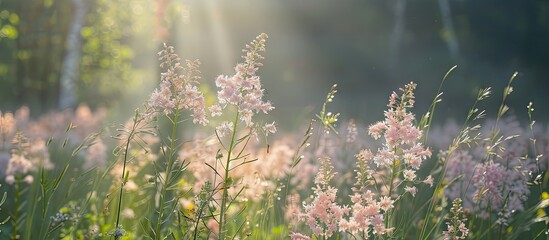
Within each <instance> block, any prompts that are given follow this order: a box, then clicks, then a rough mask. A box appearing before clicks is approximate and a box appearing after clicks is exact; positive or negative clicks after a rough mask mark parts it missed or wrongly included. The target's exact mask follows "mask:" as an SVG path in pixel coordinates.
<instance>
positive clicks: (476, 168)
mask: <svg viewBox="0 0 549 240" xmlns="http://www.w3.org/2000/svg"><path fill="white" fill-rule="evenodd" d="M494 124H495V122H494V121H488V122H487V123H485V124H484V125H483V126H482V128H481V129H480V131H481V132H482V133H483V135H485V136H490V135H491V131H493V126H494ZM448 128H455V127H453V126H449V127H448ZM498 129H499V134H500V136H501V137H502V138H501V139H505V137H506V136H515V137H512V138H509V139H508V140H506V141H501V142H500V143H499V144H498V145H497V146H496V147H495V148H494V147H492V148H493V149H494V150H493V151H494V153H495V155H494V154H488V153H487V149H488V148H490V146H493V144H491V143H490V142H489V141H488V142H486V141H483V142H480V143H479V144H478V146H475V147H471V148H470V149H467V150H464V149H458V150H457V151H456V152H454V153H453V154H452V155H451V156H449V158H448V157H447V160H446V161H447V167H446V169H447V170H446V175H445V180H446V181H448V182H451V185H449V186H448V187H447V188H446V190H445V195H446V196H447V197H448V198H450V199H456V198H461V199H463V207H464V208H466V209H468V211H477V212H476V214H477V216H479V217H480V218H484V219H486V218H488V217H489V211H492V212H494V213H497V212H500V211H502V210H503V211H504V212H505V213H511V212H515V211H523V210H524V204H525V199H526V196H528V195H529V194H530V189H529V187H528V182H529V181H530V180H531V179H530V175H529V173H530V172H533V171H535V160H534V159H531V158H524V156H526V155H527V154H528V141H529V139H528V138H527V137H525V136H527V133H526V132H525V130H524V129H523V128H521V127H520V125H519V123H518V121H517V120H516V119H514V118H504V119H501V120H500V121H499V123H498ZM498 138H499V137H498ZM442 142H444V140H442ZM502 216H507V217H508V216H509V214H503V215H502ZM498 221H500V222H505V219H498Z"/></svg>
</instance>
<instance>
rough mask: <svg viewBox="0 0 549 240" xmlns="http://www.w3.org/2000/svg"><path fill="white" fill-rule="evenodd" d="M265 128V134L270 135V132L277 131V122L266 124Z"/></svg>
mask: <svg viewBox="0 0 549 240" xmlns="http://www.w3.org/2000/svg"><path fill="white" fill-rule="evenodd" d="M263 130H264V131H265V135H269V134H270V133H276V125H275V122H272V123H267V124H265V126H264V127H263Z"/></svg>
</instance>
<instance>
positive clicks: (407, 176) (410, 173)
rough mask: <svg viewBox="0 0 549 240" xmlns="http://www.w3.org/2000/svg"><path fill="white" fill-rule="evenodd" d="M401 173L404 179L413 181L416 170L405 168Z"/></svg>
mask: <svg viewBox="0 0 549 240" xmlns="http://www.w3.org/2000/svg"><path fill="white" fill-rule="evenodd" d="M402 175H403V176H404V179H405V180H406V181H414V180H415V179H416V171H414V170H410V169H405V170H404V171H402Z"/></svg>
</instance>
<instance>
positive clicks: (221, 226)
mask: <svg viewBox="0 0 549 240" xmlns="http://www.w3.org/2000/svg"><path fill="white" fill-rule="evenodd" d="M239 114H240V112H238V111H237V112H236V116H235V119H234V121H233V132H232V134H231V144H230V145H229V150H228V153H227V161H226V162H225V175H224V176H223V196H222V197H221V210H220V214H219V239H224V238H225V223H224V222H223V219H224V218H225V216H224V215H225V213H226V211H227V206H225V205H226V204H227V198H229V196H228V191H227V189H228V188H229V181H227V178H228V177H229V163H230V162H231V153H232V151H233V148H234V138H235V136H236V126H237V124H238V117H239ZM225 221H226V219H225Z"/></svg>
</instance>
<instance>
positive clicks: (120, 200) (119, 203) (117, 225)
mask: <svg viewBox="0 0 549 240" xmlns="http://www.w3.org/2000/svg"><path fill="white" fill-rule="evenodd" d="M136 125H137V119H134V121H133V126H132V130H131V131H130V133H129V134H128V139H127V140H126V149H124V163H123V165H122V178H121V180H122V182H121V183H120V194H119V195H120V196H119V198H118V208H117V213H116V225H115V228H116V229H118V228H119V227H120V225H119V224H120V211H121V207H122V194H123V193H124V185H125V181H124V179H125V177H126V162H127V161H128V149H129V148H130V142H131V139H132V138H133V135H134V133H135V127H136ZM119 237H120V236H118V235H115V239H118V238H119Z"/></svg>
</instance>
